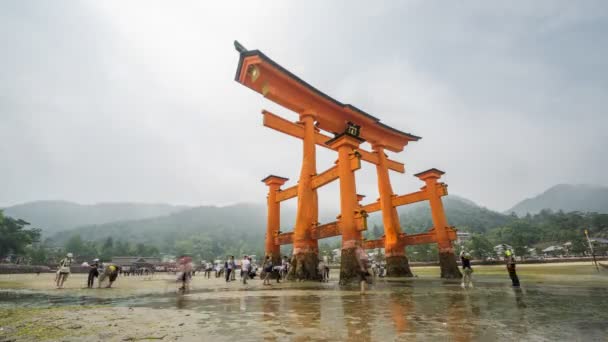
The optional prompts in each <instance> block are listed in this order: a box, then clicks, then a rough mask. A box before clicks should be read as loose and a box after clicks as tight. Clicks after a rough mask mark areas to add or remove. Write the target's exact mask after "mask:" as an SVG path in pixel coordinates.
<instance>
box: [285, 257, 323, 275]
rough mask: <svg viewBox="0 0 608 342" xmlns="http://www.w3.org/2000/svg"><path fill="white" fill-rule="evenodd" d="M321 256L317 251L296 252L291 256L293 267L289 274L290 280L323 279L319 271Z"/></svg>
mask: <svg viewBox="0 0 608 342" xmlns="http://www.w3.org/2000/svg"><path fill="white" fill-rule="evenodd" d="M318 265H319V256H318V255H317V253H315V252H304V253H299V254H294V255H293V256H292V257H291V269H290V270H289V274H287V279H288V280H321V274H319V272H318V271H317V266H318Z"/></svg>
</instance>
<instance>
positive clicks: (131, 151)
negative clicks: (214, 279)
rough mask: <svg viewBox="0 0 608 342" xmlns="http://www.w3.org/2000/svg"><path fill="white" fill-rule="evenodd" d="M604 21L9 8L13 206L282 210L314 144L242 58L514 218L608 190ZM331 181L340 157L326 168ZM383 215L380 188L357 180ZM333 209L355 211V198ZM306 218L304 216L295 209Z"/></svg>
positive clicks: (552, 16)
mask: <svg viewBox="0 0 608 342" xmlns="http://www.w3.org/2000/svg"><path fill="white" fill-rule="evenodd" d="M606 9H607V6H606V5H605V4H603V3H602V2H595V3H593V2H585V3H572V2H554V1H551V2H542V1H540V2H536V1H535V2H533V3H511V2H510V3H501V4H496V3H494V4H492V5H491V6H490V5H488V4H487V3H485V2H477V3H475V2H471V3H458V2H455V3H449V4H445V3H443V4H435V3H430V2H426V1H411V2H399V1H380V2H375V3H374V4H373V5H372V4H370V3H368V2H332V3H326V2H322V1H312V2H306V3H284V2H266V1H264V2H261V1H260V2H256V1H248V2H245V3H238V4H237V3H230V2H228V3H207V2H198V1H191V2H180V4H179V5H175V4H174V5H172V6H167V4H166V3H164V2H155V1H145V2H131V1H130V2H119V1H103V2H82V3H78V4H67V3H62V2H55V3H53V4H49V3H44V2H38V3H10V4H9V3H3V4H2V5H0V38H2V40H3V41H5V42H6V44H5V46H4V47H3V49H4V50H3V53H2V54H1V55H0V63H1V64H2V65H3V68H2V69H0V90H1V92H0V94H1V95H0V140H2V141H3V142H9V143H2V144H1V145H0V154H1V155H2V157H3V162H2V164H0V179H1V180H2V182H3V184H4V185H3V191H2V192H1V193H0V204H2V205H10V204H13V203H17V202H24V201H30V200H37V199H67V200H74V201H79V202H86V203H90V202H98V201H142V202H171V203H184V204H227V203H234V202H241V201H245V202H262V201H264V198H265V195H266V189H265V187H264V186H263V184H262V183H260V182H259V180H260V179H261V178H263V177H265V176H266V175H267V174H269V173H274V174H279V175H282V176H286V177H289V178H291V179H292V183H291V184H295V181H296V179H297V176H298V175H299V168H300V158H301V143H300V142H299V141H297V140H296V139H293V138H291V137H287V136H284V135H282V134H281V133H278V132H273V131H270V130H269V129H267V128H264V127H262V125H261V116H260V114H259V113H260V110H261V109H262V108H266V109H269V110H272V111H273V112H276V113H277V114H280V115H282V116H284V117H285V118H288V119H291V120H295V119H296V118H297V117H296V115H294V113H290V112H289V111H287V110H285V109H282V108H280V107H278V106H276V105H274V104H272V103H270V102H269V101H266V100H264V99H263V98H262V97H261V96H260V95H259V94H256V93H253V92H251V91H250V90H249V89H247V88H245V87H243V86H241V85H239V84H238V83H236V82H234V80H233V77H234V72H235V68H236V64H237V61H238V55H237V53H236V52H235V51H234V49H233V48H232V41H233V40H234V39H239V40H240V41H241V42H242V43H243V44H244V45H245V46H246V47H248V48H251V49H254V48H257V49H261V50H263V51H264V52H265V53H266V54H268V55H269V56H270V57H271V58H273V59H275V60H276V61H277V62H279V63H281V64H282V65H283V66H285V67H286V68H288V69H289V70H291V71H293V72H294V73H295V74H297V75H298V76H300V77H302V78H303V79H304V80H306V81H308V82H310V83H311V84H313V85H315V86H316V87H318V88H319V89H321V90H323V91H325V92H326V93H328V94H330V95H332V96H334V97H336V98H338V99H339V100H340V101H342V102H350V103H352V104H354V105H356V106H358V107H360V108H363V109H364V110H366V111H369V112H370V113H372V114H374V115H375V116H378V117H379V118H381V119H382V121H383V122H385V123H387V124H390V125H392V126H394V127H396V128H399V129H401V130H405V131H410V132H412V133H414V134H417V135H421V136H422V137H423V139H422V140H421V141H420V142H417V143H412V144H411V146H408V147H407V148H406V151H405V152H404V153H403V154H400V155H396V156H393V157H394V158H395V159H399V160H402V161H404V162H405V163H406V168H407V170H408V174H406V175H398V174H393V175H392V177H393V178H392V179H393V182H394V188H395V191H396V192H398V193H404V192H409V191H415V190H416V189H417V188H418V186H419V185H420V184H419V182H418V181H417V180H416V179H414V177H412V176H411V175H412V174H413V173H415V172H416V171H420V170H423V169H426V168H429V167H439V168H441V169H445V171H447V175H446V180H447V181H448V183H449V184H450V189H451V192H452V193H456V194H460V195H463V196H466V197H469V198H471V199H473V200H475V201H476V202H479V203H482V204H484V205H487V206H489V207H491V208H495V209H507V208H508V207H510V206H511V205H512V204H513V203H515V202H516V201H518V200H519V199H521V198H525V197H529V196H531V195H533V194H535V193H538V192H541V191H543V190H544V189H545V188H547V187H549V186H551V185H553V184H555V183H581V182H585V183H602V184H608V183H606V182H607V181H606V179H605V177H604V176H603V174H602V170H603V169H605V168H606V166H608V165H606V164H608V161H607V160H606V157H605V156H604V153H603V150H602V146H606V144H607V143H608V138H607V135H606V134H604V132H603V127H605V126H606V124H607V123H608V122H607V120H608V115H606V113H605V111H606V110H605V108H607V106H606V105H607V103H606V101H607V100H606V96H605V94H606V90H607V86H608V85H607V83H606V82H607V81H606V80H607V79H608V77H606V76H608V75H607V72H608V71H606V70H608V68H606V62H605V61H606V60H608V59H607V58H606V54H607V49H608V47H606V46H605V45H602V44H600V43H601V42H602V38H603V36H604V35H605V33H606V31H607V29H608V27H607V24H606V22H607V21H606V20H605V19H606V12H607V11H606ZM318 154H319V163H318V168H319V171H322V170H323V169H325V168H328V167H330V166H331V165H332V163H333V161H334V160H335V158H336V156H335V154H333V153H331V152H330V151H322V150H319V152H318ZM357 177H358V182H359V184H358V187H359V190H360V191H361V192H365V193H366V194H367V195H368V197H367V198H368V200H374V199H375V198H376V197H377V189H376V183H375V170H374V168H373V167H372V166H371V165H366V166H365V167H364V169H363V170H361V172H359V173H358V174H357ZM322 196H323V199H322V200H321V203H322V204H323V205H324V206H325V205H326V206H329V207H334V208H337V206H338V203H339V202H338V197H337V196H338V188H337V186H336V185H335V184H333V185H332V186H331V187H329V188H327V189H325V190H323V192H322ZM292 205H293V203H292Z"/></svg>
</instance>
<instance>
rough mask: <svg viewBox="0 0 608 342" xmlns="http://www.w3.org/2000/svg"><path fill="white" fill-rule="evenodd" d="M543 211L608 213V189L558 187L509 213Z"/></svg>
mask: <svg viewBox="0 0 608 342" xmlns="http://www.w3.org/2000/svg"><path fill="white" fill-rule="evenodd" d="M542 209H551V210H554V211H557V210H563V211H565V212H571V211H582V212H598V213H608V187H603V186H598V185H570V184H560V185H556V186H554V187H552V188H550V189H548V190H547V191H545V192H543V193H542V194H540V195H538V196H536V197H533V198H529V199H525V200H523V201H521V202H519V203H518V204H516V205H515V206H514V207H513V208H511V209H509V210H507V213H511V212H514V213H515V214H517V215H519V216H522V215H526V214H527V213H530V214H535V213H538V212H540V211H541V210H542Z"/></svg>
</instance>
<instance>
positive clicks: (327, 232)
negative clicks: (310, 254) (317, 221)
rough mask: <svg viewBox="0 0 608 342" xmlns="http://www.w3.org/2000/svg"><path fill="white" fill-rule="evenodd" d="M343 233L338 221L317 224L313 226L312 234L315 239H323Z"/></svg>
mask: <svg viewBox="0 0 608 342" xmlns="http://www.w3.org/2000/svg"><path fill="white" fill-rule="evenodd" d="M341 234H342V231H341V230H340V227H339V226H338V222H330V223H326V224H323V225H320V226H316V227H313V228H312V232H311V235H312V236H313V239H317V240H318V239H323V238H328V237H332V236H339V235H341Z"/></svg>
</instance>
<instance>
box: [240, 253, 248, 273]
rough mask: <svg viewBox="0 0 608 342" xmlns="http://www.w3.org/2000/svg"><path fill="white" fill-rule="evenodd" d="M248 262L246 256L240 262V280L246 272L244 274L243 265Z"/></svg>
mask: <svg viewBox="0 0 608 342" xmlns="http://www.w3.org/2000/svg"><path fill="white" fill-rule="evenodd" d="M247 261H248V259H247V256H246V255H243V259H242V260H241V278H243V277H244V276H245V275H246V274H247V272H245V268H244V267H243V265H244V264H245V263H246V262H247Z"/></svg>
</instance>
